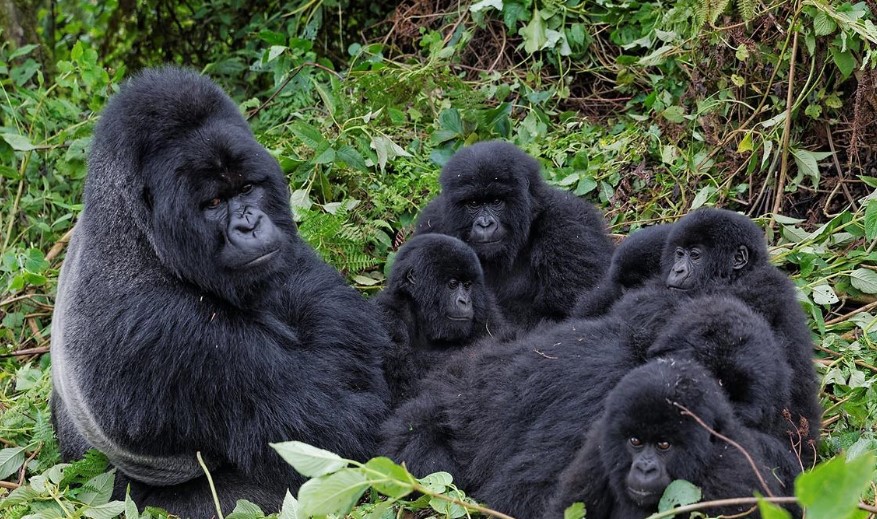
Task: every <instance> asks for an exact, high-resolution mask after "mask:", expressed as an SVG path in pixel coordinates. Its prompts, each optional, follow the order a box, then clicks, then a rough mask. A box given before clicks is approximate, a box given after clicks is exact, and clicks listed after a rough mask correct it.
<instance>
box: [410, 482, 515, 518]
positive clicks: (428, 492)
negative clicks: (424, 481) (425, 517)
mask: <svg viewBox="0 0 877 519" xmlns="http://www.w3.org/2000/svg"><path fill="white" fill-rule="evenodd" d="M412 486H413V488H414V490H415V491H417V492H420V493H421V494H425V495H427V496H430V497H434V498H437V499H441V500H442V501H447V502H449V503H453V504H455V505H458V506H462V507H463V508H465V509H467V510H474V511H476V512H478V513H480V514H484V515H489V516H491V517H499V519H515V518H514V517H512V516H510V515H506V514H504V513H502V512H497V511H496V510H491V509H490V508H486V507H483V506H481V505H474V504H472V503H467V502H465V501H461V500H459V499H457V498H455V497H451V496H446V495H444V494H439V493H438V492H433V491H431V490H429V489H428V488H426V487H424V486H423V485H421V484H419V483H414V484H413V485H412Z"/></svg>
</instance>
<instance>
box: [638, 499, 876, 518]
mask: <svg viewBox="0 0 877 519" xmlns="http://www.w3.org/2000/svg"><path fill="white" fill-rule="evenodd" d="M761 500H762V501H767V502H768V503H775V504H780V505H783V504H796V503H797V502H798V498H796V497H762V498H761ZM757 504H758V498H756V497H735V498H731V499H716V500H715V501H703V502H700V503H694V504H693V505H685V506H678V507H676V508H673V509H670V510H667V511H666V512H660V513H657V514H652V515H650V516H648V517H646V519H663V518H664V517H673V516H675V515H677V514H682V513H685V512H695V511H697V510H703V509H705V508H717V507H720V506H729V505H731V506H733V505H757ZM861 506H862V505H861V504H860V505H859V507H861Z"/></svg>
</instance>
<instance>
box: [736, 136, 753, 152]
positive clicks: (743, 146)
mask: <svg viewBox="0 0 877 519" xmlns="http://www.w3.org/2000/svg"><path fill="white" fill-rule="evenodd" d="M752 150H753V147H752V132H746V135H745V136H744V137H743V140H741V141H740V144H738V145H737V153H746V152H747V151H752Z"/></svg>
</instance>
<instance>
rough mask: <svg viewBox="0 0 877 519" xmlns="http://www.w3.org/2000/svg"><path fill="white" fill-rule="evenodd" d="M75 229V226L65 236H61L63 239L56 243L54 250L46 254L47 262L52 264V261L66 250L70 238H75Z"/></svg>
mask: <svg viewBox="0 0 877 519" xmlns="http://www.w3.org/2000/svg"><path fill="white" fill-rule="evenodd" d="M75 228H76V226H73V227H71V228H70V229H68V230H67V232H65V233H64V236H61V239H60V240H58V241H56V242H55V244H54V245H52V248H51V249H49V253H48V254H46V261H48V262H49V263H51V262H52V260H53V259H55V258H56V257H57V256H58V254H61V251H62V250H64V246H66V245H67V244H68V243H70V238H71V237H72V236H73V229H75Z"/></svg>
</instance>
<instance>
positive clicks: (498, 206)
mask: <svg viewBox="0 0 877 519" xmlns="http://www.w3.org/2000/svg"><path fill="white" fill-rule="evenodd" d="M440 181H441V184H442V189H443V191H444V193H445V194H446V198H447V206H446V207H445V214H446V215H447V218H448V221H449V223H450V227H451V229H452V232H453V234H454V236H456V237H457V238H460V239H461V240H463V241H464V242H466V243H467V244H469V246H471V247H472V248H473V249H474V250H475V252H476V253H477V254H478V257H479V258H481V259H482V260H483V261H489V262H496V261H499V262H508V261H510V260H511V259H512V258H513V257H514V256H515V255H516V254H517V253H518V251H519V250H520V249H521V248H522V247H523V246H524V244H525V243H526V242H527V240H528V238H529V234H530V224H531V223H532V221H533V214H534V213H535V212H536V211H537V210H538V207H537V205H538V204H537V203H536V201H535V197H534V195H533V193H531V189H533V190H534V189H536V188H537V186H539V185H541V183H540V176H539V163H538V162H536V160H535V159H533V158H532V157H530V156H529V155H527V154H526V153H524V152H523V151H521V150H520V149H518V148H517V147H516V146H514V145H513V144H509V143H507V142H500V141H491V142H481V143H478V144H475V145H473V146H469V147H467V148H463V149H462V150H460V151H459V152H457V153H456V154H455V155H454V156H453V157H452V158H451V160H450V161H448V163H447V165H445V167H444V169H443V170H442V174H441V178H440Z"/></svg>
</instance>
